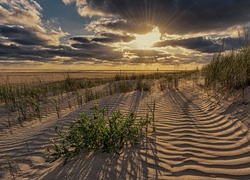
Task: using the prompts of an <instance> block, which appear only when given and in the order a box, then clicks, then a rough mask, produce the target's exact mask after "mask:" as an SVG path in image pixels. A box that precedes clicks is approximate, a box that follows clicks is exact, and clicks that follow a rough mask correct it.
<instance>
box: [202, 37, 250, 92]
mask: <svg viewBox="0 0 250 180" xmlns="http://www.w3.org/2000/svg"><path fill="white" fill-rule="evenodd" d="M202 71H203V74H204V76H205V86H206V87H207V88H212V89H215V90H218V89H225V90H227V91H228V90H229V91H231V90H235V89H241V90H242V91H243V95H244V90H245V88H246V87H247V86H249V85H250V44H249V41H246V43H245V44H244V45H243V46H242V47H241V48H240V49H238V50H232V51H230V52H227V53H221V52H220V53H218V54H217V55H215V56H214V58H213V61H212V62H211V63H210V64H208V65H206V66H205V67H204V68H203V69H202Z"/></svg>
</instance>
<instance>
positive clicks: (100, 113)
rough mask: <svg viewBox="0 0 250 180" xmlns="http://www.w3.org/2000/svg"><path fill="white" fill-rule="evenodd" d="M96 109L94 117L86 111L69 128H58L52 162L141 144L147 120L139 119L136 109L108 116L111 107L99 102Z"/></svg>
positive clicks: (50, 148) (51, 153)
mask: <svg viewBox="0 0 250 180" xmlns="http://www.w3.org/2000/svg"><path fill="white" fill-rule="evenodd" d="M93 110H94V113H93V117H89V116H87V115H86V114H85V113H82V114H80V115H79V117H78V118H77V119H75V120H74V121H73V122H71V123H70V126H69V128H68V129H67V130H63V129H62V128H61V129H59V128H58V127H57V126H56V127H55V131H56V133H57V135H58V138H59V139H58V140H54V139H52V140H51V143H52V146H50V147H47V152H48V156H49V158H52V161H54V160H57V159H58V158H60V157H65V163H66V161H67V160H68V158H70V157H73V156H76V155H77V154H80V153H83V152H95V151H101V152H106V153H116V154H119V153H120V151H121V149H122V148H123V147H125V146H132V145H134V144H136V143H139V140H140V138H141V137H142V129H143V126H145V124H146V121H143V120H142V119H141V120H138V118H137V117H136V115H135V114H134V113H133V112H131V113H128V114H123V113H121V112H120V111H119V110H116V111H114V112H113V113H112V114H111V115H108V111H107V109H106V108H102V109H100V108H99V107H98V105H94V106H93Z"/></svg>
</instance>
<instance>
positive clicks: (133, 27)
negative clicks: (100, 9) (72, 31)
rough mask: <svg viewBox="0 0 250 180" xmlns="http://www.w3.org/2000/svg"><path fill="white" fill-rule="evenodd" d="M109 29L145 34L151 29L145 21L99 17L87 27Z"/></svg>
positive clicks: (90, 28) (93, 29) (94, 29)
mask: <svg viewBox="0 0 250 180" xmlns="http://www.w3.org/2000/svg"><path fill="white" fill-rule="evenodd" d="M96 28H98V29H110V30H112V31H121V32H128V33H137V34H145V33H147V32H149V31H151V30H152V29H153V26H152V25H149V24H146V23H145V22H131V21H130V22H128V21H125V20H122V19H118V20H111V19H101V20H98V21H92V22H91V23H90V24H89V25H88V26H87V29H89V30H92V31H96V30H97V29H96Z"/></svg>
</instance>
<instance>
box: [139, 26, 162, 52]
mask: <svg viewBox="0 0 250 180" xmlns="http://www.w3.org/2000/svg"><path fill="white" fill-rule="evenodd" d="M160 37H161V33H160V32H159V29H158V27H156V28H154V29H153V30H152V31H151V32H149V33H147V34H142V35H135V43H136V46H137V48H139V49H150V48H152V46H153V44H154V43H156V42H158V41H160Z"/></svg>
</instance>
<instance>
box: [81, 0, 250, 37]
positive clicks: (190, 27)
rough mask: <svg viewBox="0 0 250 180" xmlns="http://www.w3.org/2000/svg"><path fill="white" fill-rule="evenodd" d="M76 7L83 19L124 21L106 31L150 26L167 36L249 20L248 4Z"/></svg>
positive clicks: (90, 0)
mask: <svg viewBox="0 0 250 180" xmlns="http://www.w3.org/2000/svg"><path fill="white" fill-rule="evenodd" d="M76 5H77V8H78V9H85V10H86V11H84V13H80V14H81V15H82V16H102V17H105V15H106V17H110V16H112V17H113V18H117V19H122V20H123V21H124V22H122V21H119V22H116V23H113V24H110V25H108V24H105V27H107V28H113V29H118V30H119V29H120V28H121V27H122V25H123V26H124V25H126V26H127V27H130V28H133V29H134V30H133V31H136V29H137V31H139V30H138V28H142V29H143V27H144V28H146V27H147V26H148V25H152V26H158V27H159V29H160V31H161V32H162V33H168V34H188V33H200V32H210V31H213V32H214V31H221V30H225V29H227V28H230V27H233V26H235V25H245V24H247V23H249V16H250V1H248V0H229V1H225V0H209V1H208V0H199V1H197V0H185V1H181V0H168V1H166V0H144V1H135V0H119V1H117V0H108V1H106V0H105V1H104V0H103V1H100V0H86V1H81V0H76ZM125 22H126V23H125ZM116 24H118V25H116ZM124 28H125V27H124Z"/></svg>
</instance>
